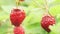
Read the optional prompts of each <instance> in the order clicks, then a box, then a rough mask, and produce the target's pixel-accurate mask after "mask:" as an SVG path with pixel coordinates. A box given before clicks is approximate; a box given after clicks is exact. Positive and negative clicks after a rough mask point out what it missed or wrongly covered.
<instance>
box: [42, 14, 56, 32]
mask: <svg viewBox="0 0 60 34" xmlns="http://www.w3.org/2000/svg"><path fill="white" fill-rule="evenodd" d="M53 24H55V19H54V17H53V16H48V15H46V16H44V17H43V18H42V21H41V26H42V28H44V29H45V30H46V31H47V32H50V29H49V26H50V25H52V26H53Z"/></svg>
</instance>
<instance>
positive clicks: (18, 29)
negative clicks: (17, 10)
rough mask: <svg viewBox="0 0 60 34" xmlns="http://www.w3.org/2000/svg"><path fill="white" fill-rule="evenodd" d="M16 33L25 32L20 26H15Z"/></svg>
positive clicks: (21, 33) (22, 33) (23, 33)
mask: <svg viewBox="0 0 60 34" xmlns="http://www.w3.org/2000/svg"><path fill="white" fill-rule="evenodd" d="M14 34H25V32H24V29H23V28H22V27H21V26H20V27H15V28H14Z"/></svg>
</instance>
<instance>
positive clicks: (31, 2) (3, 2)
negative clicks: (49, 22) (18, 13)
mask: <svg viewBox="0 0 60 34" xmlns="http://www.w3.org/2000/svg"><path fill="white" fill-rule="evenodd" d="M47 3H48V6H49V12H50V14H51V15H53V16H54V17H55V19H56V25H54V26H50V29H51V32H50V33H49V34H60V0H47ZM44 4H45V2H44V0H25V1H24V2H20V3H19V8H20V9H21V10H24V11H25V12H26V18H25V20H24V21H23V23H22V25H21V26H22V27H23V28H24V29H25V34H48V33H47V32H46V31H45V30H44V29H43V28H42V27H41V25H40V21H41V18H42V16H43V14H44V12H45V6H44ZM15 7H16V1H15V0H0V34H13V28H14V26H13V25H11V22H10V12H11V10H12V9H13V8H15Z"/></svg>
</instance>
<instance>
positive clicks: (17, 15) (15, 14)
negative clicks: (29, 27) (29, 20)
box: [10, 9, 25, 26]
mask: <svg viewBox="0 0 60 34" xmlns="http://www.w3.org/2000/svg"><path fill="white" fill-rule="evenodd" d="M24 18H25V12H24V11H21V10H20V9H13V10H12V12H11V14H10V20H11V23H12V24H13V25H14V26H19V25H20V24H21V23H22V21H23V20H24Z"/></svg>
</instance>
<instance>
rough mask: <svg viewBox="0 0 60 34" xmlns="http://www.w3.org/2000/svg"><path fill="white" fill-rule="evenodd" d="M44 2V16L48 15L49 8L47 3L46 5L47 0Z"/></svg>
mask: <svg viewBox="0 0 60 34" xmlns="http://www.w3.org/2000/svg"><path fill="white" fill-rule="evenodd" d="M44 1H45V14H47V15H48V14H49V7H48V3H47V0H44Z"/></svg>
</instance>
